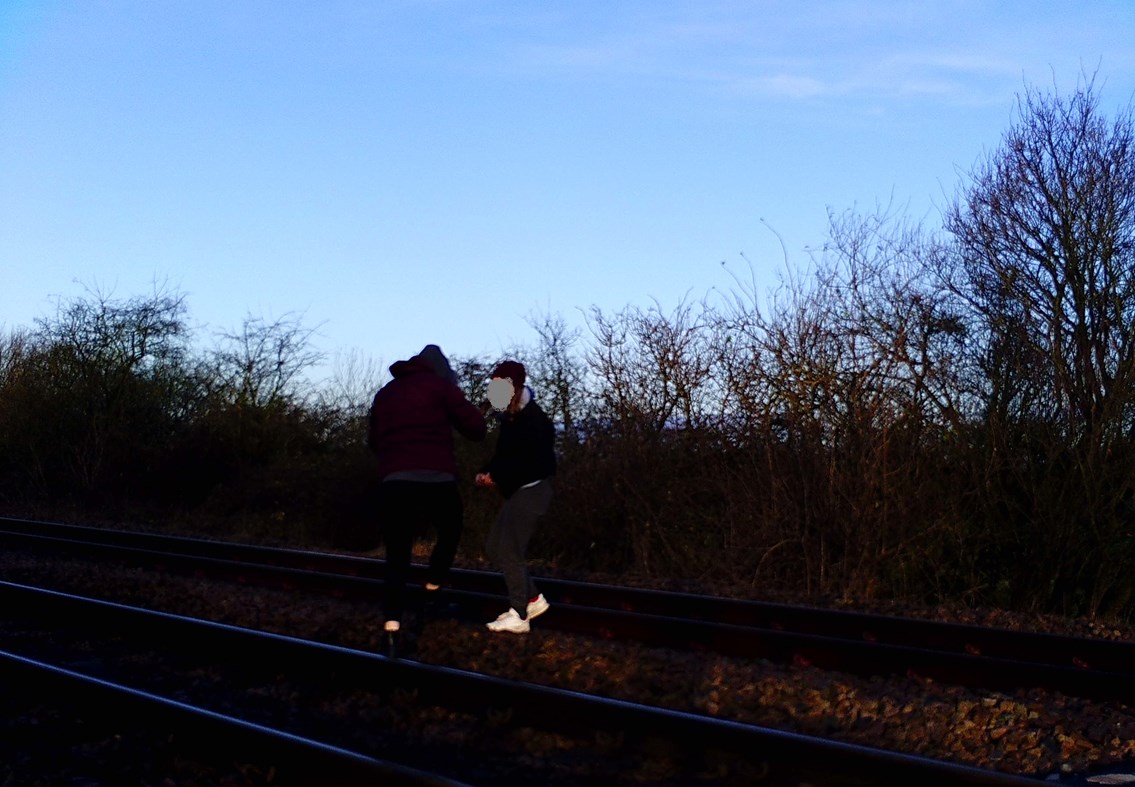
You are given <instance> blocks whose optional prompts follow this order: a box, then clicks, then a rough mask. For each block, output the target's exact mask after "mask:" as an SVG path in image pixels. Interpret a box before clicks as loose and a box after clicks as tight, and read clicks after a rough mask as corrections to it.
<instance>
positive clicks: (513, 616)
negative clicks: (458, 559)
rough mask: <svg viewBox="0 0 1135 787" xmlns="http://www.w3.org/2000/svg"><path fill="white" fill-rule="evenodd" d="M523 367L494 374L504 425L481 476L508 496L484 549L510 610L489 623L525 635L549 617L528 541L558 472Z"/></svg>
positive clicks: (512, 365) (547, 423)
mask: <svg viewBox="0 0 1135 787" xmlns="http://www.w3.org/2000/svg"><path fill="white" fill-rule="evenodd" d="M524 378H525V371H524V367H523V366H522V365H521V364H520V363H518V362H516V361H504V362H503V363H501V364H499V365H498V366H497V368H496V369H495V370H494V371H493V375H492V381H491V382H490V383H489V403H490V404H491V405H492V407H493V409H494V410H496V411H497V412H498V413H499V415H498V417H499V419H500V435H499V436H498V437H497V445H496V451H495V453H494V454H493V458H492V459H491V460H490V461H489V463H488V464H487V465H486V466H485V467H484V468H483V469H482V471H481V472H480V473H478V474H477V478H476V483H477V484H478V485H479V486H485V487H495V488H496V489H497V491H499V492H500V493H501V495H503V496H504V505H503V506H501V510H500V513H499V514H498V515H497V519H496V522H495V523H494V524H493V528H492V530H491V531H490V533H489V538H488V541H487V542H486V544H485V549H486V551H487V552H488V555H489V558H490V559H491V560H492V561H493V562H494V563H495V564H496V565H497V566H498V567H500V569H501V573H502V574H503V575H504V581H505V585H506V587H507V588H508V600H509V604H510V607H509V609H508V611H507V612H505V613H503V614H502V615H500V616H499V617H498V618H497V619H496V620H494V621H491V622H490V623H488V624H487V625H488V628H489V630H490V631H508V632H511V633H514V634H524V633H526V632H527V631H528V630H529V620H530V619H531V618H534V617H537V616H538V615H542V614H544V613H545V612H547V611H548V602H547V600H546V599H545V598H544V594H543V593H540V591H539V590H538V589H537V588H536V585H535V584H533V582H532V578H531V577H530V576H529V575H528V565H527V561H528V557H527V554H528V541H529V539H530V538H531V537H532V534H533V532H535V530H536V522H537V521H538V520H539V519H540V517H542V516H543V515H544V514H545V513H546V512H547V510H548V506H549V504H550V503H551V500H552V482H551V477H552V476H553V475H555V472H556V451H555V438H556V432H555V428H554V427H553V426H552V421H551V419H550V418H548V416H547V415H546V414H545V413H544V411H543V410H541V409H540V406H539V405H538V404H536V401H535V400H534V399H533V398H532V389H531V388H529V387H528V386H526V385H525V384H524Z"/></svg>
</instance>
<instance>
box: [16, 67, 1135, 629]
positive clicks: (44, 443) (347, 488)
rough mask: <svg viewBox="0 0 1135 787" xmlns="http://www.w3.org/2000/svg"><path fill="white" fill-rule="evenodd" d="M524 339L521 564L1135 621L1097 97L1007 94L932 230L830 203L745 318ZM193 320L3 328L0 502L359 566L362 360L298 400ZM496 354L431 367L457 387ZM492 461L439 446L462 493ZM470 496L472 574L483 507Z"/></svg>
mask: <svg viewBox="0 0 1135 787" xmlns="http://www.w3.org/2000/svg"><path fill="white" fill-rule="evenodd" d="M531 322H532V327H533V329H534V331H535V334H536V338H535V341H534V342H533V344H532V345H531V346H528V347H519V348H515V354H516V355H519V356H520V357H521V358H522V360H524V361H525V362H526V364H527V365H528V367H529V369H530V373H531V377H532V382H533V385H534V387H535V390H536V392H537V397H538V399H539V401H540V402H541V403H542V404H543V405H544V406H545V407H546V409H548V411H549V412H551V413H552V414H553V415H554V417H555V418H556V420H557V421H558V422H560V423H561V425H562V426H563V427H564V430H563V439H562V445H561V447H560V454H561V472H560V474H559V476H558V478H557V480H556V490H557V493H556V498H555V503H554V505H553V510H552V512H551V514H550V515H549V517H548V519H547V521H546V522H545V525H544V528H543V531H542V532H541V534H540V535H539V537H538V540H537V542H536V543H535V544H534V546H533V553H534V556H535V557H536V558H538V559H540V560H541V561H543V563H544V565H546V566H548V567H551V568H552V569H554V570H555V571H557V572H560V573H572V572H576V573H593V572H602V573H605V574H606V575H608V576H611V577H615V578H621V579H624V580H627V581H632V580H633V581H649V582H653V583H655V584H664V585H669V586H682V587H698V586H705V585H706V584H707V583H710V584H712V585H713V586H715V587H722V586H727V587H729V588H730V589H732V591H733V592H735V593H738V594H749V595H757V596H767V595H774V594H777V593H795V594H803V595H806V596H809V597H816V598H818V597H828V598H834V599H839V598H857V599H906V600H912V601H930V602H935V603H937V602H951V603H956V604H968V605H988V606H999V607H1008V608H1016V609H1022V610H1030V611H1037V612H1041V611H1050V612H1059V613H1064V614H1071V615H1085V616H1093V617H1101V618H1108V619H1127V618H1129V617H1130V615H1131V613H1132V610H1133V609H1135V576H1133V575H1132V574H1131V573H1130V572H1129V571H1127V570H1126V567H1127V566H1128V565H1130V563H1131V560H1132V558H1133V557H1135V521H1133V518H1135V509H1133V504H1135V497H1133V491H1135V472H1133V470H1132V468H1133V467H1135V461H1133V460H1135V329H1133V327H1132V326H1133V325H1135V140H1133V135H1132V123H1131V118H1130V112H1129V111H1125V112H1122V113H1120V114H1119V115H1118V116H1117V117H1115V118H1113V119H1110V120H1109V119H1107V118H1105V117H1104V116H1103V114H1102V113H1101V111H1100V109H1099V106H1098V99H1097V96H1096V94H1095V92H1094V89H1093V87H1092V83H1091V81H1090V80H1087V81H1085V83H1084V84H1082V85H1081V86H1080V87H1079V89H1078V90H1077V91H1076V92H1075V93H1074V94H1072V95H1070V96H1058V95H1046V94H1042V93H1040V92H1037V91H1033V90H1029V91H1027V92H1026V93H1025V95H1024V96H1022V98H1021V100H1020V103H1019V116H1018V117H1017V118H1016V119H1015V121H1014V123H1013V124H1012V126H1011V128H1010V129H1009V131H1008V132H1007V133H1006V134H1005V137H1004V140H1003V142H1002V144H1001V146H1000V147H999V148H998V149H996V150H995V151H993V152H992V153H991V154H990V155H989V156H988V157H987V158H986V159H985V160H984V161H983V162H981V163H979V164H978V165H977V166H976V167H975V168H974V170H973V171H972V172H971V173H970V174H969V176H968V177H967V178H966V179H965V180H964V182H963V183H961V184H960V186H959V188H958V191H957V194H956V196H955V198H954V199H953V201H952V202H951V204H950V205H949V206H948V207H947V209H946V211H945V213H944V216H943V228H942V229H941V230H940V231H936V232H933V233H932V232H927V231H925V230H923V229H922V228H921V227H918V226H913V225H911V224H910V223H909V222H907V221H906V220H905V219H904V218H903V217H902V216H895V215H890V214H888V213H887V212H886V211H881V212H880V213H877V214H875V215H864V214H859V213H855V212H849V213H846V214H836V215H833V216H832V220H831V233H830V239H829V242H828V243H827V244H826V245H825V247H824V249H823V251H822V252H818V253H817V254H816V255H815V256H814V257H813V258H812V259H811V260H810V263H809V264H808V265H807V266H805V268H804V269H802V270H798V271H793V272H791V273H788V275H787V276H786V278H785V281H784V285H783V286H782V287H781V288H780V289H779V290H778V291H777V292H776V293H774V294H773V295H772V296H771V297H770V298H769V300H768V301H767V302H765V301H764V300H763V299H762V298H761V296H760V294H759V293H758V292H756V290H755V287H754V286H753V285H751V284H749V283H748V282H747V281H746V280H745V279H744V278H742V277H741V276H736V277H735V278H734V279H733V286H732V288H731V289H730V290H729V291H727V292H717V291H714V292H711V294H710V295H709V296H707V297H706V298H705V299H704V300H702V301H700V302H696V303H693V302H683V303H680V304H678V305H677V306H676V307H675V308H673V309H672V310H669V311H668V310H666V309H664V308H663V307H662V306H660V305H655V306H654V307H651V308H647V309H642V308H638V307H627V308H626V309H624V310H622V311H620V312H617V313H614V314H611V313H605V312H602V311H600V310H597V309H593V310H591V311H590V312H589V313H588V314H587V328H588V330H587V331H586V332H582V331H576V330H572V329H570V328H569V327H568V326H567V323H566V321H565V320H564V319H563V318H562V317H560V316H558V315H537V316H534V317H533V318H532V320H531ZM187 324H188V320H187V307H186V304H185V302H184V298H183V297H181V296H179V295H178V294H176V293H169V292H167V291H164V290H158V291H156V292H155V293H153V294H151V295H149V296H145V297H135V298H131V299H127V300H114V299H110V298H107V297H104V296H102V295H100V294H98V293H92V294H91V295H90V296H89V297H87V298H84V299H80V300H78V301H75V302H71V303H62V304H60V307H59V310H58V312H57V313H56V314H55V315H54V316H53V317H49V318H45V319H43V320H41V321H40V322H39V323H38V324H37V325H36V326H35V327H34V328H32V329H28V330H21V331H16V332H13V333H10V334H8V335H7V336H4V337H0V502H3V503H4V504H5V505H6V506H7V508H8V510H10V511H16V510H20V511H29V512H35V511H40V512H48V513H52V514H53V515H56V516H60V517H61V518H63V517H66V516H70V515H72V514H75V515H77V517H78V518H83V519H103V520H112V521H114V520H117V521H122V522H132V523H147V522H162V523H171V522H172V523H183V524H181V525H179V526H182V527H192V528H194V529H196V530H198V531H204V532H209V533H213V534H218V535H234V534H241V535H243V536H244V537H255V538H260V539H264V540H275V541H283V542H288V543H298V544H307V545H315V546H329V545H334V546H342V547H356V548H366V547H370V546H374V545H375V543H377V530H376V524H375V522H374V521H373V516H372V506H371V495H372V494H373V489H374V485H375V479H374V478H373V477H372V467H371V465H370V461H369V456H368V455H367V453H366V450H365V447H364V445H363V442H362V441H363V435H364V428H363V418H364V417H365V411H366V406H367V405H368V404H369V397H370V395H371V394H372V393H373V390H374V388H376V387H377V384H378V382H379V376H378V375H377V374H375V372H374V370H373V369H368V368H366V367H365V365H360V364H359V363H358V362H357V361H355V362H352V363H349V364H347V365H346V366H345V367H344V369H342V370H341V374H340V375H339V376H338V378H337V379H336V380H335V381H333V383H331V384H330V385H328V386H327V387H326V388H324V389H320V390H310V389H306V388H304V387H303V386H302V385H301V381H302V379H303V371H304V370H305V369H306V368H308V367H309V366H310V365H311V364H312V362H313V361H314V360H316V356H315V354H314V353H312V352H311V350H310V345H309V339H310V338H311V331H310V330H309V329H306V328H304V327H303V325H302V324H301V322H300V321H299V320H298V318H293V317H288V318H285V319H282V320H279V321H277V322H275V323H265V322H264V321H261V320H256V319H248V320H246V322H245V324H244V326H243V327H242V329H241V330H238V331H234V332H232V333H230V334H228V335H222V336H219V337H217V340H216V346H215V347H214V348H212V349H211V350H201V349H199V348H198V346H197V344H196V343H195V341H194V337H193V336H191V334H190V332H189V330H188V328H187ZM431 340H432V337H423V343H425V342H427V341H431ZM415 349H416V348H408V350H407V352H411V351H413V350H415ZM493 360H495V359H488V358H456V359H454V361H455V364H454V365H455V368H457V369H458V370H459V373H460V374H461V377H462V380H463V385H464V386H465V387H466V389H467V390H468V392H469V394H470V396H472V397H474V398H476V399H479V398H481V397H482V396H483V389H482V386H483V383H484V377H485V373H486V372H487V371H488V369H489V368H491V367H490V364H491V362H492V361H493ZM486 450H488V447H487V446H484V445H482V446H469V445H463V446H462V448H461V452H462V454H461V460H462V462H463V465H464V467H465V468H467V469H468V470H469V471H470V472H469V476H470V477H471V473H472V470H473V468H474V467H476V465H477V464H478V463H479V461H480V459H481V458H482V457H483V455H484V452H485V451H486ZM465 499H466V504H467V523H468V531H469V532H468V534H467V536H466V538H465V541H464V545H463V550H464V559H466V560H475V559H476V558H477V555H478V553H479V549H480V545H481V536H483V534H484V533H485V531H486V530H487V526H488V522H489V519H490V517H491V516H492V515H493V512H494V511H495V507H496V502H497V501H496V500H495V499H493V498H492V497H491V496H488V495H485V494H484V493H481V492H477V491H475V490H474V489H473V488H472V486H471V484H470V485H469V486H467V487H466V488H465Z"/></svg>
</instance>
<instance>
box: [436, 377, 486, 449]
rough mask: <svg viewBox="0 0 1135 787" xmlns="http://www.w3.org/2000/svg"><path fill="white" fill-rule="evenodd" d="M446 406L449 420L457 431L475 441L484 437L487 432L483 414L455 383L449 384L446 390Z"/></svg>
mask: <svg viewBox="0 0 1135 787" xmlns="http://www.w3.org/2000/svg"><path fill="white" fill-rule="evenodd" d="M446 407H447V409H448V411H449V421H450V423H452V424H453V427H454V428H455V429H456V430H457V431H458V432H460V433H461V434H462V435H463V436H465V437H467V438H468V439H470V440H472V441H473V442H475V443H477V442H480V441H481V440H484V439H485V435H486V434H487V433H488V425H487V424H486V423H485V416H484V415H482V414H481V411H480V410H479V409H478V408H477V406H476V405H475V404H473V403H472V402H470V401H469V400H468V399H466V398H465V394H463V393H462V392H461V389H460V388H458V387H457V386H456V385H451V386H449V387H448V389H447V391H446Z"/></svg>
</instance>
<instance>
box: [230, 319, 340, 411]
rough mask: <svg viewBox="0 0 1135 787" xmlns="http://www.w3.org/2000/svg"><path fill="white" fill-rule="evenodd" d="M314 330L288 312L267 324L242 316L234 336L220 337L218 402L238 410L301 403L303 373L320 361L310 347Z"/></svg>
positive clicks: (318, 355) (319, 355)
mask: <svg viewBox="0 0 1135 787" xmlns="http://www.w3.org/2000/svg"><path fill="white" fill-rule="evenodd" d="M316 330H317V328H308V327H306V326H304V325H303V321H302V317H301V315H297V314H295V313H292V312H289V313H288V314H285V315H284V316H282V317H279V318H277V319H275V320H273V321H271V322H269V321H267V320H265V319H264V318H263V317H253V316H252V315H248V316H246V317H245V319H244V322H243V323H242V324H241V328H240V330H239V331H238V332H234V333H222V334H221V344H220V346H219V347H218V348H217V350H216V351H215V354H214V358H215V363H216V368H217V378H218V380H219V382H220V385H221V392H222V395H223V397H224V398H225V399H226V400H227V401H229V402H230V403H232V404H235V405H238V406H241V407H267V406H271V405H281V404H292V403H296V402H298V401H301V400H302V399H303V398H304V395H305V393H306V391H305V390H304V387H303V386H304V379H303V373H304V372H305V371H306V370H308V369H309V368H311V367H312V366H314V365H316V364H318V363H319V362H321V361H322V360H323V358H324V354H323V353H322V352H319V351H317V350H315V349H313V348H312V346H311V339H312V337H313V336H314V335H315V333H316Z"/></svg>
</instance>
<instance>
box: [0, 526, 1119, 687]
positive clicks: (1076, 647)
mask: <svg viewBox="0 0 1135 787" xmlns="http://www.w3.org/2000/svg"><path fill="white" fill-rule="evenodd" d="M37 530H38V533H39V534H37ZM45 531H46V532H48V533H52V534H54V535H46V533H45ZM0 534H2V535H5V536H6V537H8V538H10V539H16V540H21V539H22V540H24V541H25V542H35V543H41V544H50V545H53V546H55V547H58V548H66V549H71V550H73V551H77V552H81V553H89V552H92V551H103V552H106V553H108V554H114V555H119V556H122V555H129V556H133V557H134V558H136V559H139V560H144V561H148V562H150V563H152V564H157V565H160V566H168V565H180V566H182V567H183V568H187V569H190V570H195V571H198V572H201V571H207V572H209V573H210V574H212V575H228V576H232V577H235V578H236V579H237V580H238V581H256V582H264V583H269V584H275V585H277V586H280V587H285V588H290V589H295V588H303V589H305V590H318V591H322V592H329V593H332V594H334V595H336V596H339V597H344V596H350V597H353V598H363V599H371V600H375V601H378V600H379V599H381V597H382V590H383V586H382V583H381V579H380V577H381V576H382V574H383V569H384V564H383V563H382V562H381V561H375V560H368V559H364V558H357V557H352V556H339V555H333V554H329V553H319V552H305V551H301V550H287V549H280V548H272V547H257V546H252V545H244V544H231V543H228V542H218V541H208V540H202V539H189V538H184V537H167V536H158V535H154V534H136V533H131V532H128V531H114V530H110V531H107V530H102V529H99V528H86V527H79V526H74V525H56V524H54V523H38V522H32V521H27V520H11V519H4V518H0ZM77 537H83V538H84V539H97V540H83V541H74V540H72V539H75V538H77ZM127 544H132V545H133V546H127ZM157 547H164V548H165V549H166V550H168V549H170V548H176V549H179V550H181V551H179V552H169V551H156V549H155V548H157ZM222 556H227V557H222ZM234 556H236V557H239V560H238V559H233V558H234ZM248 560H255V561H256V562H255V563H249V562H245V561H248ZM313 565H315V566H319V567H320V568H321V569H323V570H319V571H313V570H310V569H309V568H299V566H308V567H310V566H313ZM416 568H418V570H419V571H423V572H424V567H421V566H418V567H416ZM343 571H347V572H349V573H342V572H343ZM367 575H369V576H367ZM540 582H541V585H542V586H543V587H544V588H546V590H547V592H548V595H549V596H550V597H551V600H552V602H553V604H554V612H555V614H554V615H550V616H548V618H546V619H544V620H542V621H541V625H542V626H543V627H546V628H554V629H557V630H561V631H566V632H572V633H580V634H586V635H593V636H594V635H597V636H600V637H604V638H611V639H614V638H628V639H634V640H637V641H641V642H644V643H647V644H651V645H658V646H667V647H675V648H685V649H690V648H692V649H704V650H713V651H716V652H721V653H725V654H728V655H736V656H744V657H759V658H767V659H770V660H774V661H780V662H786V663H788V662H792V663H798V664H810V665H814V666H816V667H820V668H823V669H833V670H843V671H847V672H852V673H855V674H860V675H876V674H909V675H913V676H917V677H922V678H931V679H934V680H938V681H942V682H949V683H956V684H960V685H966V686H971V687H981V688H990V689H999V690H1011V689H1017V688H1027V687H1034V686H1035V687H1044V688H1051V689H1056V690H1060V691H1063V692H1066V693H1069V694H1073V695H1077V696H1083V697H1088V698H1092V699H1099V700H1105V701H1107V700H1117V701H1124V702H1129V703H1130V702H1135V673H1133V670H1135V643H1131V642H1115V641H1106V640H1093V639H1086V638H1077V637H1062V636H1059V635H1052V634H1038V633H1031V632H1018V631H1009V630H1006V629H990V628H984V627H978V626H966V625H959V624H947V623H937V622H933V621H924V620H914V619H910V618H891V617H887V616H883V615H865V614H862V613H854V612H847V611H838V610H823V609H818V608H813V607H794V606H790V605H784V604H769V603H765V602H756V601H741V600H733V599H722V598H715V597H708V596H696V595H693V594H682V593H672V592H658V591H648V590H640V589H634V588H621V587H615V586H610V585H593V584H588V583H581V582H566V581H562V580H550V579H541V580H540ZM489 586H491V587H493V588H495V589H496V590H497V591H498V593H499V591H500V589H502V587H503V585H502V583H501V580H500V576H499V575H496V574H491V573H488V572H474V571H467V570H458V571H455V572H454V586H453V587H452V588H447V589H446V590H444V591H443V592H442V596H441V597H442V598H443V599H444V600H446V601H449V602H453V603H455V604H457V605H458V606H459V607H460V608H461V609H462V610H463V614H465V615H468V616H469V617H486V616H488V617H491V616H492V615H493V614H495V612H497V611H499V607H500V603H501V602H500V598H499V595H496V594H489V593H486V592H484V590H485V588H486V587H489ZM458 588H476V590H462V589H458ZM412 592H418V593H420V591H417V589H416V588H415V589H412ZM419 598H420V596H419ZM585 603H586V604H588V605H587V606H584V604H585ZM590 604H601V605H603V606H590ZM612 607H617V608H614V609H613V608H612ZM974 642H978V643H980V645H979V646H975V645H974V644H973V643H974Z"/></svg>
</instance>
